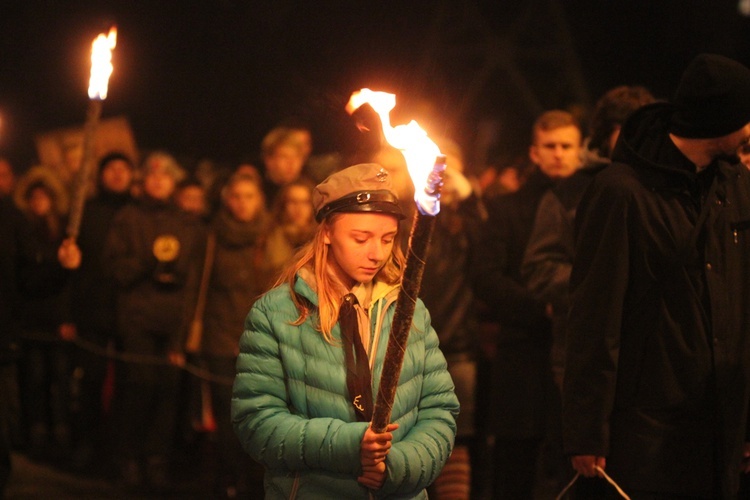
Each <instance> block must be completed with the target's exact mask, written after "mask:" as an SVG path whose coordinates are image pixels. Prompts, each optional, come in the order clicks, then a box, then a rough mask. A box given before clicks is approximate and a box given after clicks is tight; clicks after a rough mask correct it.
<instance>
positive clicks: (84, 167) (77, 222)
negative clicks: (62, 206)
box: [66, 99, 102, 239]
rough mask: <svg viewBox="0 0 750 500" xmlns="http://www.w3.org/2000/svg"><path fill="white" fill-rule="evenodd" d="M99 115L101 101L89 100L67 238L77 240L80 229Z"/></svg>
mask: <svg viewBox="0 0 750 500" xmlns="http://www.w3.org/2000/svg"><path fill="white" fill-rule="evenodd" d="M101 114H102V101H101V100H100V99H90V100H89V107H88V111H87V113H86V123H85V124H84V128H83V152H82V154H81V163H80V165H79V167H78V171H77V172H76V176H75V182H74V184H73V196H72V198H73V199H72V203H71V205H70V214H69V216H68V227H67V230H66V233H67V235H68V237H69V238H74V239H75V238H77V237H78V230H79V229H80V227H81V217H82V216H83V204H84V202H85V201H86V192H87V191H88V188H89V182H90V177H91V172H92V170H93V166H94V165H93V163H94V158H93V149H94V136H95V134H96V128H97V126H98V124H99V117H100V116H101Z"/></svg>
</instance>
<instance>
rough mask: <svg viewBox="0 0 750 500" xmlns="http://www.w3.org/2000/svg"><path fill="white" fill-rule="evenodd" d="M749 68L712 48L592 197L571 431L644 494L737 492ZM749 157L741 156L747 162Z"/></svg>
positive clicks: (579, 272)
mask: <svg viewBox="0 0 750 500" xmlns="http://www.w3.org/2000/svg"><path fill="white" fill-rule="evenodd" d="M748 140H750V70H749V69H747V68H746V67H744V66H742V65H741V64H739V63H737V62H735V61H733V60H731V59H728V58H725V57H722V56H718V55H710V54H701V55H699V56H697V57H696V58H695V59H694V60H693V61H692V62H691V63H690V65H689V66H688V67H687V69H686V70H685V72H684V74H683V76H682V79H681V81H680V85H679V87H678V89H677V92H676V94H675V99H674V102H673V103H672V104H670V103H657V104H651V105H648V106H645V107H643V108H641V109H639V110H638V111H636V112H635V113H634V114H633V115H632V116H631V117H630V118H629V119H628V120H627V121H626V122H625V125H624V126H623V127H622V131H621V133H620V138H619V140H618V143H617V146H616V147H615V151H614V154H613V157H612V164H611V165H610V166H609V167H607V168H605V169H604V170H602V172H601V173H599V174H598V175H597V176H596V177H595V178H594V180H593V182H592V183H591V185H590V186H589V188H588V189H587V191H586V193H585V194H584V197H583V199H582V200H581V203H580V205H579V207H578V214H577V219H576V226H577V240H576V250H575V261H574V264H573V270H572V274H571V310H570V315H569V323H568V330H567V349H566V363H565V378H564V382H563V438H564V446H565V451H566V452H567V454H569V455H570V456H571V457H572V459H571V462H572V465H573V467H574V468H575V469H576V471H578V472H579V473H581V474H583V475H584V476H587V477H593V476H595V475H601V474H602V471H606V473H607V474H608V475H610V476H611V477H612V479H614V480H615V481H616V482H617V483H619V485H620V486H621V487H622V488H623V490H624V491H625V492H626V493H628V494H629V495H631V497H632V498H687V497H689V498H724V499H730V498H735V495H736V491H737V488H738V484H739V473H740V467H741V465H742V458H743V453H742V452H743V442H744V441H746V439H747V431H748V428H747V417H748V411H747V410H748V401H749V400H750V385H749V384H748V382H749V381H750V345H749V343H750V315H749V311H750V295H749V293H750V288H748V283H750V263H749V262H748V256H750V234H748V230H749V229H750V172H748V171H747V169H746V168H744V167H743V166H741V165H737V164H730V163H729V162H727V161H725V159H726V158H731V157H732V155H734V153H735V152H736V150H737V148H738V147H739V146H740V145H741V144H743V143H746V142H747V141H748ZM734 161H736V160H734Z"/></svg>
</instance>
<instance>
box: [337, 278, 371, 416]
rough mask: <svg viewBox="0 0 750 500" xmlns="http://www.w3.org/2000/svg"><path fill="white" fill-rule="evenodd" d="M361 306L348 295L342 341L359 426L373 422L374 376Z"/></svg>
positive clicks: (342, 319)
mask: <svg viewBox="0 0 750 500" xmlns="http://www.w3.org/2000/svg"><path fill="white" fill-rule="evenodd" d="M357 304H359V301H358V300H357V297H356V296H355V295H354V294H353V293H348V294H346V295H344V300H343V301H342V303H341V308H340V309H339V325H340V327H341V340H342V344H343V347H344V360H345V361H346V388H347V389H348V390H349V398H350V399H351V402H352V405H353V406H354V411H355V413H356V414H357V420H358V421H359V422H369V421H370V420H372V375H371V373H370V361H369V359H368V358H367V352H366V351H365V346H364V345H363V344H362V337H360V335H359V321H358V320H357V309H356V306H357Z"/></svg>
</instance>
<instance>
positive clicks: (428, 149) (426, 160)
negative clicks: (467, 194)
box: [346, 89, 440, 215]
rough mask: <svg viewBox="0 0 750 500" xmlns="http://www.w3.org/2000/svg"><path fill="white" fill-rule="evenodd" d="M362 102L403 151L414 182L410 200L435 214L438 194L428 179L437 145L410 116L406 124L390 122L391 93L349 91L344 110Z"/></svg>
mask: <svg viewBox="0 0 750 500" xmlns="http://www.w3.org/2000/svg"><path fill="white" fill-rule="evenodd" d="M364 104H369V105H370V106H371V107H372V109H374V110H375V112H376V113H377V114H378V116H380V122H381V123H382V124H383V135H384V136H385V140H386V141H388V144H390V145H391V146H393V147H394V148H396V149H398V150H400V151H401V153H402V154H403V155H404V159H405V160H406V168H407V169H408V170H409V177H411V180H412V182H413V183H414V201H416V202H417V207H419V209H420V211H421V212H422V213H424V214H426V215H437V213H438V212H439V211H440V201H439V196H436V195H435V189H434V188H435V186H431V185H430V183H431V182H436V180H435V179H433V178H432V177H433V176H431V174H432V172H433V169H434V167H435V159H436V158H437V157H438V156H439V155H440V149H439V148H438V147H437V145H436V144H435V143H434V142H432V140H431V139H430V138H429V137H428V136H427V132H425V131H424V130H423V129H422V127H420V126H419V124H418V123H417V122H415V121H414V120H412V121H410V122H409V123H407V124H406V125H397V126H395V127H393V126H391V118H390V113H391V110H392V109H393V108H394V107H396V96H395V95H394V94H389V93H387V92H377V91H372V90H370V89H362V90H359V91H357V92H354V93H353V94H352V95H351V97H350V98H349V103H348V104H347V105H346V110H347V112H348V113H349V114H352V113H354V112H355V111H356V110H357V109H359V108H360V107H361V106H363V105H364ZM437 181H439V179H438V180H437Z"/></svg>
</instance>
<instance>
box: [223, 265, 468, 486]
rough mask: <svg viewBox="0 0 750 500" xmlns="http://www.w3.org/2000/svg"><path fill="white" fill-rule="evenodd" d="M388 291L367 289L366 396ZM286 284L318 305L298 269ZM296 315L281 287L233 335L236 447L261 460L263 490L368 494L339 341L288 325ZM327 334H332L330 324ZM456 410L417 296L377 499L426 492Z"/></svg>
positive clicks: (375, 373) (451, 433) (390, 299)
mask: <svg viewBox="0 0 750 500" xmlns="http://www.w3.org/2000/svg"><path fill="white" fill-rule="evenodd" d="M397 290H398V288H397V287H392V286H391V287H389V286H386V285H383V284H380V283H376V285H375V288H374V291H373V301H372V306H371V307H370V318H371V322H372V331H373V341H372V349H373V351H374V352H375V353H376V354H375V360H374V366H373V369H372V380H373V395H376V394H377V390H378V387H379V385H380V373H381V366H382V362H383V358H384V356H385V351H386V346H387V343H388V340H387V339H388V332H390V327H391V321H392V319H393V313H394V310H395V299H396V295H397ZM295 291H296V292H297V293H299V294H301V295H302V296H303V297H305V298H307V299H308V300H310V302H312V303H313V304H314V305H317V295H316V294H315V292H314V291H313V290H312V289H311V287H310V286H309V285H308V284H307V283H306V282H305V281H304V280H303V279H302V278H300V277H299V276H298V278H297V281H296V284H295ZM313 316H314V315H313ZM297 317H298V311H297V309H296V308H295V306H294V304H293V302H292V300H291V296H290V293H289V288H288V286H287V285H281V286H279V287H277V288H274V289H273V290H271V291H269V292H268V293H266V294H265V295H264V296H263V297H261V298H260V299H259V300H258V301H257V302H256V303H255V305H253V308H252V310H251V311H250V314H249V315H248V317H247V319H246V321H245V332H244V334H243V335H242V338H241V339H240V355H239V358H238V360H237V377H236V379H235V382H234V396H233V398H232V421H233V423H234V428H235V431H236V433H237V435H238V437H239V439H240V442H241V443H242V446H243V447H244V448H245V450H247V452H248V453H249V454H250V455H251V456H252V457H253V458H254V459H256V460H258V461H259V462H261V463H262V464H264V465H265V467H266V480H265V486H266V498H273V499H276V498H301V499H305V500H307V499H314V498H321V499H331V498H337V499H343V498H363V499H366V498H368V497H369V495H370V492H369V490H368V489H366V488H364V487H362V486H360V485H359V483H358V482H357V477H358V476H359V475H360V474H361V468H360V456H359V454H360V442H361V440H362V436H363V435H364V432H365V430H366V429H367V426H368V425H369V424H368V423H366V422H357V419H356V417H355V414H354V410H353V407H352V405H351V403H350V402H349V400H348V396H347V394H348V393H347V388H346V375H345V362H344V353H343V349H342V347H341V345H340V344H338V345H331V344H329V343H327V342H326V341H325V339H324V338H323V336H322V334H321V333H320V332H318V331H316V329H315V326H314V320H313V319H312V318H308V319H307V321H305V322H304V323H303V324H302V325H300V326H293V325H291V323H292V322H293V321H295V320H296V319H297ZM378 332H380V334H379V333H378ZM333 336H334V338H335V339H336V340H340V338H341V337H340V330H339V326H338V325H336V327H335V328H334V330H333ZM371 358H372V355H371ZM458 410H459V403H458V399H457V398H456V396H455V393H454V387H453V381H452V380H451V377H450V375H449V374H448V371H447V369H446V362H445V358H444V357H443V354H442V353H441V352H440V349H439V348H438V338H437V335H436V333H435V330H434V329H433V328H432V327H431V326H430V317H429V313H428V312H427V309H426V308H425V307H424V304H423V303H422V302H421V300H420V301H418V303H417V306H416V311H415V313H414V321H413V326H412V329H411V332H410V335H409V340H408V344H407V352H406V356H405V358H404V365H403V369H402V372H401V377H400V379H399V385H398V389H397V393H396V401H395V403H394V406H393V411H392V414H391V420H392V421H393V422H396V423H398V424H399V426H400V427H399V429H398V430H396V431H395V432H394V437H393V447H392V448H391V450H390V453H389V454H388V457H387V459H386V465H387V479H386V482H385V484H384V485H383V487H382V488H381V489H380V490H378V491H377V492H374V495H375V496H376V497H378V498H384V497H388V498H426V497H427V494H426V492H425V488H426V487H427V486H428V485H429V484H430V483H432V482H433V481H434V480H435V478H436V477H437V476H438V474H439V473H440V470H441V469H442V467H443V465H444V464H445V462H446V460H447V459H448V456H449V455H450V453H451V450H452V448H453V442H454V438H455V433H456V424H455V418H456V416H457V415H458Z"/></svg>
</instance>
